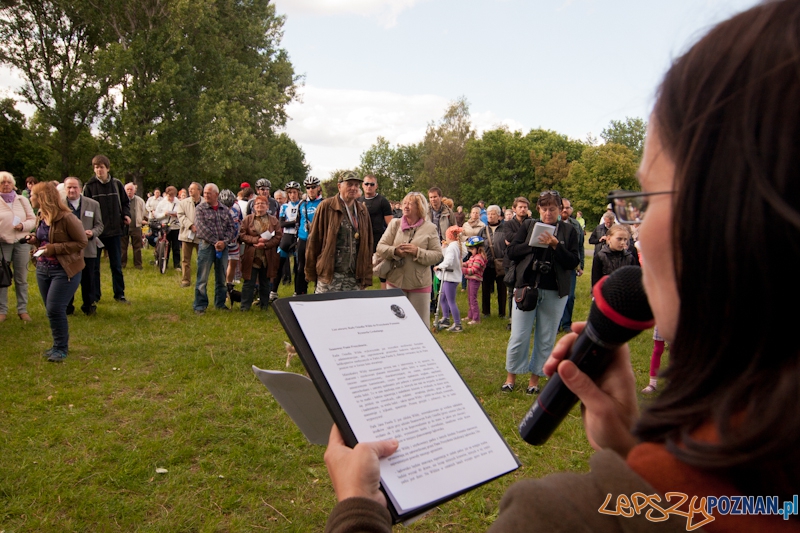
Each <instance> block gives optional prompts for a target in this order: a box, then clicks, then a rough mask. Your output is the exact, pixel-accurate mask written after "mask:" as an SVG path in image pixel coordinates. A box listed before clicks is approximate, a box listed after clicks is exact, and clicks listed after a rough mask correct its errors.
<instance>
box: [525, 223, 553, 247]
mask: <svg viewBox="0 0 800 533" xmlns="http://www.w3.org/2000/svg"><path fill="white" fill-rule="evenodd" d="M542 233H549V234H550V235H555V233H556V227H555V226H551V225H550V224H545V223H544V222H537V223H536V224H534V225H533V233H532V234H531V240H530V241H528V246H533V247H534V248H547V245H546V244H542V243H540V242H539V235H541V234H542Z"/></svg>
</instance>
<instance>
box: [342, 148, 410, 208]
mask: <svg viewBox="0 0 800 533" xmlns="http://www.w3.org/2000/svg"><path fill="white" fill-rule="evenodd" d="M421 151H422V146H421V144H411V145H400V144H399V145H397V146H394V147H393V146H392V145H391V144H390V143H389V141H387V140H386V139H384V138H383V137H378V139H377V141H376V142H375V144H373V145H372V146H370V147H369V148H368V149H367V150H366V151H365V152H364V153H363V154H361V165H360V166H359V167H358V168H357V169H356V172H358V173H359V175H361V176H363V175H366V174H373V175H374V176H375V177H376V178H377V179H378V186H379V190H380V192H381V194H383V195H384V196H386V197H387V198H391V199H393V200H400V199H402V198H403V197H404V196H405V195H406V194H408V193H409V192H410V191H412V190H413V187H414V180H415V178H416V177H417V176H418V175H419V171H420V164H421V161H420V154H421Z"/></svg>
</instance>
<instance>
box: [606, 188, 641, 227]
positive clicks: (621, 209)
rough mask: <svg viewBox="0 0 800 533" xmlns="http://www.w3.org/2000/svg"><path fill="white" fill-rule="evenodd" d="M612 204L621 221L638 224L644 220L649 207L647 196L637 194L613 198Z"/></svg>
mask: <svg viewBox="0 0 800 533" xmlns="http://www.w3.org/2000/svg"><path fill="white" fill-rule="evenodd" d="M611 206H612V208H613V209H614V214H615V215H617V220H618V221H619V222H622V223H624V224H638V223H640V222H641V221H642V220H644V212H645V210H646V209H647V196H643V195H637V196H626V197H624V198H612V199H611Z"/></svg>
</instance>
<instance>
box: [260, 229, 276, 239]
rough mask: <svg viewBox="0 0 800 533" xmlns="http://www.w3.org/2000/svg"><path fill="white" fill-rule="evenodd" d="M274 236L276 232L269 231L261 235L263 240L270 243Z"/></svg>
mask: <svg viewBox="0 0 800 533" xmlns="http://www.w3.org/2000/svg"><path fill="white" fill-rule="evenodd" d="M274 235H275V232H274V231H270V230H267V231H265V232H264V233H262V234H261V238H262V239H264V240H265V241H268V240H270V239H271V238H272V237H273V236H274Z"/></svg>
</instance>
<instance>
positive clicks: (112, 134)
mask: <svg viewBox="0 0 800 533" xmlns="http://www.w3.org/2000/svg"><path fill="white" fill-rule="evenodd" d="M98 9H99V11H100V13H101V17H100V18H103V19H105V21H106V23H107V24H108V26H109V28H111V30H112V31H113V33H114V36H115V44H114V46H112V47H110V48H109V50H108V53H107V55H108V62H109V63H110V64H113V65H115V68H116V74H117V79H118V80H119V85H118V89H119V92H120V94H121V98H120V100H119V101H118V102H116V103H115V105H114V106H112V107H111V108H110V109H109V115H108V118H107V120H106V121H105V122H104V124H103V129H104V131H105V132H106V133H107V135H108V137H109V139H110V140H111V142H112V143H114V144H116V145H117V146H118V147H119V151H120V156H121V159H122V160H121V162H120V166H121V167H122V168H124V170H125V174H126V177H127V178H128V179H130V180H133V181H135V182H136V183H137V184H139V185H140V186H146V187H147V188H150V187H151V186H152V185H153V184H154V183H156V182H169V183H173V184H186V183H188V182H189V181H192V180H198V181H212V180H213V181H220V180H233V179H234V177H236V176H241V175H242V174H248V175H252V174H253V173H259V174H260V173H262V172H264V169H263V168H261V166H260V165H259V164H258V163H257V158H260V157H263V155H264V154H265V151H269V150H270V146H272V147H274V148H275V149H276V150H277V151H278V152H277V153H276V154H275V159H276V160H280V159H281V156H280V152H281V150H283V149H284V148H285V143H284V142H283V140H282V139H281V137H280V136H276V135H275V134H274V130H275V128H277V127H280V126H282V125H283V124H284V123H285V120H286V114H285V110H284V108H285V106H286V104H287V103H288V102H290V101H291V100H292V99H293V98H294V97H295V90H296V82H297V81H298V79H297V78H296V77H295V75H294V71H293V68H292V66H291V63H290V62H289V59H288V55H287V54H286V51H285V50H283V49H281V48H280V47H279V45H280V40H281V38H282V27H283V22H284V19H283V17H279V16H277V15H276V14H275V7H274V5H272V4H270V2H269V0H250V1H248V2H240V1H238V0H205V1H202V2H184V1H181V0H144V1H140V0H121V1H118V0H102V2H101V3H99V4H98ZM276 138H277V140H276ZM270 157H271V153H270ZM301 159H302V158H301ZM283 162H284V163H286V164H288V163H289V161H288V159H287V158H283ZM295 167H296V165H295ZM275 172H276V173H275V174H274V176H275V177H276V178H278V179H280V180H283V179H284V178H285V177H286V176H288V175H292V176H300V175H301V173H300V172H298V171H297V169H296V168H295V169H293V170H290V171H287V170H285V169H279V170H277V171H275Z"/></svg>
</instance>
